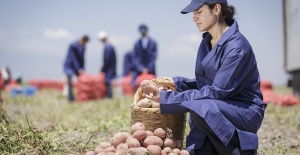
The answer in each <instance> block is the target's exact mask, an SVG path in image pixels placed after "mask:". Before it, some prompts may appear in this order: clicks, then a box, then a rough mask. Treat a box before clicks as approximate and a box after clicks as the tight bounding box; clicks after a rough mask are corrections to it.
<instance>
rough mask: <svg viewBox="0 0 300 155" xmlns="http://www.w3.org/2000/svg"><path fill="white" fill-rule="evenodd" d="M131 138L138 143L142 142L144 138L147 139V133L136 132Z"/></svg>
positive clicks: (142, 131) (143, 131)
mask: <svg viewBox="0 0 300 155" xmlns="http://www.w3.org/2000/svg"><path fill="white" fill-rule="evenodd" d="M132 137H133V138H135V139H137V140H138V141H142V140H143V139H144V138H146V137H147V132H146V131H145V130H136V131H135V132H134V133H133V135H132Z"/></svg>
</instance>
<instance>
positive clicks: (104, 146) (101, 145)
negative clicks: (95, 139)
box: [99, 142, 112, 149]
mask: <svg viewBox="0 0 300 155" xmlns="http://www.w3.org/2000/svg"><path fill="white" fill-rule="evenodd" d="M99 146H100V147H102V148H103V149H105V148H107V147H110V146H112V145H111V144H110V143H109V142H101V143H100V144H99Z"/></svg>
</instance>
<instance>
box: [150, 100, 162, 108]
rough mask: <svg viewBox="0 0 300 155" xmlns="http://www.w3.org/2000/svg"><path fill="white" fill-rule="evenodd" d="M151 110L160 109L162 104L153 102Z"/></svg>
mask: <svg viewBox="0 0 300 155" xmlns="http://www.w3.org/2000/svg"><path fill="white" fill-rule="evenodd" d="M151 103H152V104H151V108H160V103H158V102H155V101H152V102H151Z"/></svg>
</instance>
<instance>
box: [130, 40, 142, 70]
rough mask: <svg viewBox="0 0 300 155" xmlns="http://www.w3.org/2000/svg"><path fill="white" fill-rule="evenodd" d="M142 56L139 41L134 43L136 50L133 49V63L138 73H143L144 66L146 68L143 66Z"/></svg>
mask: <svg viewBox="0 0 300 155" xmlns="http://www.w3.org/2000/svg"><path fill="white" fill-rule="evenodd" d="M140 57H141V53H140V50H139V44H138V42H137V43H136V44H135V45H134V50H133V56H132V64H133V65H134V68H135V71H137V72H138V73H141V72H142V71H143V68H145V66H143V65H142V64H141V63H140V60H139V59H140Z"/></svg>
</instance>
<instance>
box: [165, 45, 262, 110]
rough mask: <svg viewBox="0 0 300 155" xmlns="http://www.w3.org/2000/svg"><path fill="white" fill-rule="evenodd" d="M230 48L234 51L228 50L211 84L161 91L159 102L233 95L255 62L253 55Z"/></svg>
mask: <svg viewBox="0 0 300 155" xmlns="http://www.w3.org/2000/svg"><path fill="white" fill-rule="evenodd" d="M232 50H235V51H234V52H229V54H228V55H227V56H226V58H225V59H224V60H223V62H222V65H221V66H220V68H219V71H218V72H217V73H216V76H215V79H214V81H213V83H212V85H211V86H210V85H206V86H203V87H202V88H201V89H199V90H197V89H191V90H186V91H183V92H173V91H171V92H166V91H161V92H160V103H161V104H168V103H182V102H184V101H190V100H199V99H218V100H222V99H226V98H228V97H230V96H233V95H235V94H236V93H237V92H239V91H240V90H241V89H242V86H241V82H242V81H243V79H244V78H245V77H246V76H247V75H248V73H249V70H250V69H251V68H253V67H256V66H255V65H256V64H255V60H254V56H250V57H248V56H249V55H248V54H247V55H244V54H245V53H244V52H243V50H241V49H232ZM230 53H231V54H230ZM248 53H249V52H248Z"/></svg>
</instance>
